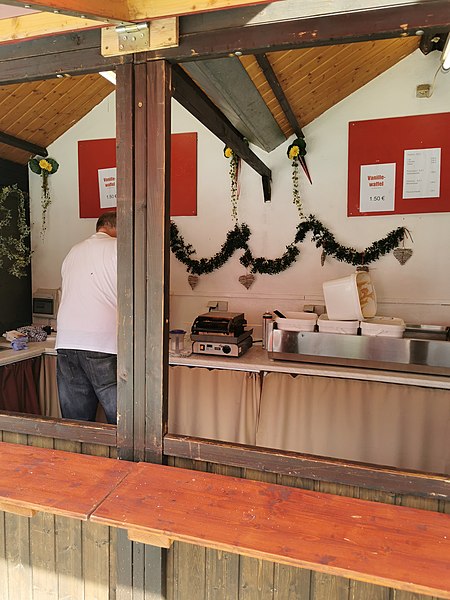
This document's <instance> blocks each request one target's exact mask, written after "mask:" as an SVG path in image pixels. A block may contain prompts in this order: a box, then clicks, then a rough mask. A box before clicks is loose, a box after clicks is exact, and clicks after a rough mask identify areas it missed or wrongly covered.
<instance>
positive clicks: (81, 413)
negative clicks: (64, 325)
mask: <svg viewBox="0 0 450 600" xmlns="http://www.w3.org/2000/svg"><path fill="white" fill-rule="evenodd" d="M57 352H58V360H57V367H56V380H57V383H58V394H59V403H60V405H61V413H62V416H63V417H64V418H65V419H76V420H79V421H95V415H96V412H97V405H98V403H99V402H100V404H101V405H102V406H103V409H104V411H105V415H106V419H107V421H108V423H113V424H115V423H117V355H116V354H107V353H106V352H92V351H91V350H65V349H59V350H58V351H57Z"/></svg>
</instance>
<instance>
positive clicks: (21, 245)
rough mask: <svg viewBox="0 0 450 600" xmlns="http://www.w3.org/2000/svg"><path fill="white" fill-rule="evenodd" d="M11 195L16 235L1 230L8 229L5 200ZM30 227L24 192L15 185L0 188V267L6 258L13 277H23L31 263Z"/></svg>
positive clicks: (9, 222) (9, 224) (10, 216)
mask: <svg viewBox="0 0 450 600" xmlns="http://www.w3.org/2000/svg"><path fill="white" fill-rule="evenodd" d="M10 197H13V198H15V200H16V202H17V222H16V225H17V231H18V236H13V235H4V233H3V230H8V232H9V231H10V227H11V223H12V218H13V217H12V211H11V209H9V208H7V206H6V202H7V200H8V199H9V198H10ZM29 236H30V228H29V226H28V224H27V220H26V210H25V194H24V192H23V191H22V190H21V189H20V188H19V187H17V185H16V184H15V185H11V186H6V187H3V188H1V189H0V268H3V267H4V262H5V260H6V264H7V269H8V272H9V273H10V275H13V276H14V277H18V278H21V277H25V275H27V267H28V266H29V264H30V263H31V250H30V245H29Z"/></svg>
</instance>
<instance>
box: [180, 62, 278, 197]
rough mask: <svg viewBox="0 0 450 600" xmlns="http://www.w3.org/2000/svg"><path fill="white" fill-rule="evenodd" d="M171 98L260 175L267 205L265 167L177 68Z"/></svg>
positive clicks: (268, 192)
mask: <svg viewBox="0 0 450 600" xmlns="http://www.w3.org/2000/svg"><path fill="white" fill-rule="evenodd" d="M172 95H173V97H174V98H175V99H176V100H177V101H178V102H179V103H180V104H181V105H182V106H184V108H185V109H186V110H188V111H189V112H190V113H191V114H192V115H194V117H196V118H197V119H198V120H199V121H200V123H203V125H204V126H205V127H207V128H208V129H209V130H210V131H211V132H212V133H214V135H216V136H217V137H218V138H219V139H220V140H222V142H223V143H224V144H226V145H227V146H230V148H232V149H233V151H234V152H235V153H236V154H237V155H238V156H239V157H240V158H241V159H242V160H244V161H245V162H246V163H247V164H248V165H249V166H250V167H252V169H254V170H255V171H256V172H257V173H259V174H260V175H261V177H262V184H263V193H264V202H270V199H271V184H270V182H271V180H272V172H271V170H270V169H269V167H267V166H266V165H265V164H264V163H263V162H262V161H261V160H260V159H259V158H258V157H257V156H256V154H254V152H252V150H250V148H249V147H248V145H247V143H246V142H245V140H244V137H243V136H242V135H241V134H240V133H239V131H238V130H237V129H236V128H235V127H234V126H233V125H232V124H231V123H230V121H229V120H228V119H227V118H226V117H225V116H224V115H223V114H222V113H221V112H220V111H219V109H218V108H217V107H216V106H215V105H214V104H213V103H212V102H211V100H210V99H209V98H208V96H206V94H205V93H204V92H203V91H202V90H201V89H200V88H199V87H198V86H197V85H196V84H195V83H194V81H192V79H191V78H190V77H189V76H188V75H187V74H186V73H185V72H184V71H183V69H182V68H181V67H179V66H178V65H174V66H173V67H172Z"/></svg>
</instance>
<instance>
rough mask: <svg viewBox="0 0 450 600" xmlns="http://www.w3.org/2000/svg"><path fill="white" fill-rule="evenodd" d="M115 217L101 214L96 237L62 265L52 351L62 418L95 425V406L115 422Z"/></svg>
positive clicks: (92, 237)
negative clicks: (54, 346)
mask: <svg viewBox="0 0 450 600" xmlns="http://www.w3.org/2000/svg"><path fill="white" fill-rule="evenodd" d="M116 236H117V229H116V212H115V211H111V212H107V213H104V214H102V215H101V216H100V217H99V219H98V221H97V226H96V233H95V234H94V235H92V236H91V237H90V238H88V239H87V240H84V241H82V242H80V243H79V244H76V245H75V246H74V247H73V248H72V249H71V250H70V252H69V254H68V255H67V256H66V258H65V259H64V262H63V265H62V269H61V276H62V294H61V303H60V306H59V310H58V320H57V334H56V349H57V353H58V359H57V383H58V393H59V402H60V405H61V413H62V416H63V417H64V418H66V419H77V420H83V421H95V415H96V411H97V405H98V403H99V402H100V404H101V405H102V406H103V409H104V411H105V415H106V418H107V420H108V423H116V422H117V239H116Z"/></svg>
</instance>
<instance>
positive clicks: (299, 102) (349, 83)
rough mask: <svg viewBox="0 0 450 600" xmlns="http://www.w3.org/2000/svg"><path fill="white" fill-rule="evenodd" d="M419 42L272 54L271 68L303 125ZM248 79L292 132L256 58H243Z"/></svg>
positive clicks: (399, 40) (412, 39)
mask: <svg viewBox="0 0 450 600" xmlns="http://www.w3.org/2000/svg"><path fill="white" fill-rule="evenodd" d="M419 41H420V38H417V37H407V38H396V39H387V40H377V41H371V42H359V43H354V44H341V45H337V46H320V47H315V48H307V49H300V50H289V51H287V52H274V53H269V54H268V55H267V56H268V58H269V61H270V64H271V65H272V68H273V70H274V71H275V74H276V75H277V77H278V79H279V82H280V84H281V86H282V88H283V91H284V93H285V95H286V97H287V99H288V101H289V104H290V105H291V108H292V110H293V111H294V113H295V114H296V116H297V119H298V121H299V123H300V125H301V127H304V126H305V125H307V124H308V123H311V122H312V121H313V120H314V119H316V118H317V117H319V116H320V115H321V114H323V113H324V112H325V111H326V110H328V109H329V108H331V107H332V106H334V105H335V104H337V103H338V102H340V101H341V100H343V99H344V98H346V97H347V96H348V95H350V94H352V93H353V92H355V91H356V90H358V89H360V88H361V87H363V86H364V85H366V84H367V83H369V81H371V80H372V79H374V78H375V77H377V76H378V75H380V74H381V73H383V72H384V71H386V70H387V69H389V68H390V67H392V66H394V65H395V64H396V63H397V62H399V61H400V60H402V59H403V58H405V57H406V56H408V54H410V53H411V52H414V50H416V49H417V48H418V46H419ZM241 62H242V64H243V65H244V67H245V69H246V70H247V73H248V75H249V77H250V78H251V79H252V81H253V83H254V85H255V86H256V87H257V89H258V91H259V92H260V94H261V96H262V97H263V99H264V101H265V102H266V104H267V106H268V108H269V109H270V111H271V112H272V114H273V116H274V118H275V119H276V121H277V122H278V125H279V126H280V128H281V129H282V131H283V132H284V133H285V135H286V136H287V137H288V136H290V135H292V133H293V131H292V129H291V127H290V125H289V123H288V121H287V119H286V117H285V115H284V113H283V111H282V109H281V107H280V105H279V104H278V102H277V100H276V98H275V96H274V94H273V92H272V90H271V89H270V86H269V84H268V83H267V81H266V79H265V77H264V75H263V74H262V72H261V69H260V68H259V66H258V64H257V62H256V59H255V58H254V57H253V56H242V57H241Z"/></svg>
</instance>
